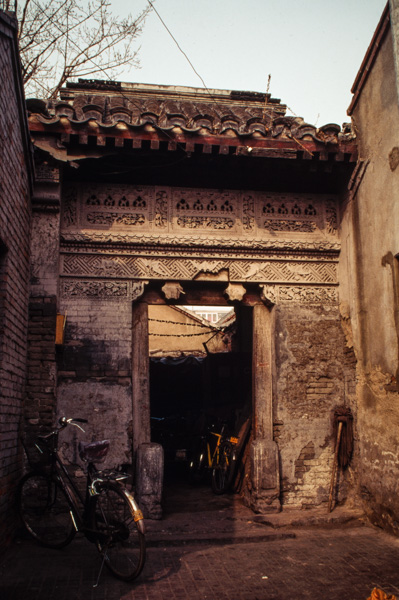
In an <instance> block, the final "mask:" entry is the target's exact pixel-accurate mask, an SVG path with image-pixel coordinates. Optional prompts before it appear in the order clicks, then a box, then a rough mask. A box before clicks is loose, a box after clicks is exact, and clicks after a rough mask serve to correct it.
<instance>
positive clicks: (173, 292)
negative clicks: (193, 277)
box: [162, 281, 185, 300]
mask: <svg viewBox="0 0 399 600" xmlns="http://www.w3.org/2000/svg"><path fill="white" fill-rule="evenodd" d="M162 291H163V293H164V295H165V298H166V300H178V299H179V298H180V296H181V294H184V293H185V292H184V290H183V288H182V286H181V285H180V283H177V282H176V281H167V282H166V283H165V285H164V286H162Z"/></svg>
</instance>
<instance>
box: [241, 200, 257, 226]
mask: <svg viewBox="0 0 399 600" xmlns="http://www.w3.org/2000/svg"><path fill="white" fill-rule="evenodd" d="M242 213H243V215H242V224H243V227H244V230H245V231H252V230H253V228H254V225H255V205H254V199H253V196H251V195H244V198H243V205H242Z"/></svg>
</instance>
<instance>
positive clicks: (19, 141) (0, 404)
mask: <svg viewBox="0 0 399 600" xmlns="http://www.w3.org/2000/svg"><path fill="white" fill-rule="evenodd" d="M15 33H16V29H15V24H14V22H13V21H11V20H10V19H9V18H8V17H7V15H5V14H4V13H2V12H1V11H0V547H2V546H5V545H6V544H7V543H8V542H9V540H10V539H11V537H12V534H13V531H14V528H15V511H14V491H15V485H16V483H17V481H18V479H19V477H20V474H21V461H22V455H21V446H20V443H19V430H20V422H21V416H22V409H23V402H24V395H25V378H26V350H27V320H28V295H29V244H30V226H31V209H30V173H31V169H32V167H31V163H30V154H29V145H28V142H27V139H28V138H27V136H26V129H25V127H26V122H25V121H24V119H25V116H24V108H23V107H24V104H23V103H24V99H23V95H22V91H21V83H20V75H19V71H18V67H19V63H18V58H17V54H16V42H15Z"/></svg>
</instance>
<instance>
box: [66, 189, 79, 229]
mask: <svg viewBox="0 0 399 600" xmlns="http://www.w3.org/2000/svg"><path fill="white" fill-rule="evenodd" d="M62 225H63V227H72V226H73V225H77V188H76V187H75V186H68V187H67V189H66V190H65V191H64V193H63V211H62Z"/></svg>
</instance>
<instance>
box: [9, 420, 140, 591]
mask: <svg viewBox="0 0 399 600" xmlns="http://www.w3.org/2000/svg"><path fill="white" fill-rule="evenodd" d="M80 423H87V420H86V419H76V418H73V419H67V418H66V417H61V418H60V420H59V426H56V428H55V429H54V430H53V431H52V432H51V433H49V434H48V435H44V436H37V439H36V442H35V444H34V446H35V448H36V449H37V450H38V451H39V453H41V455H42V456H43V457H44V458H45V461H44V466H42V467H41V468H36V469H34V470H33V471H30V472H29V473H27V474H26V475H25V476H24V477H23V478H22V479H21V481H20V483H19V486H18V490H17V502H18V511H19V515H20V517H21V519H22V522H23V524H24V526H25V528H26V530H27V531H28V533H29V534H30V535H31V536H32V537H33V538H35V539H36V540H37V541H38V542H39V543H41V544H42V545H44V546H47V547H49V548H63V547H64V546H66V545H67V544H69V543H70V542H71V541H72V539H73V537H74V536H75V534H76V532H82V533H83V534H84V535H85V537H86V538H87V539H88V540H89V541H90V542H92V543H94V544H95V545H96V547H97V549H98V551H99V552H100V553H101V554H102V557H103V560H102V563H101V567H100V571H99V574H98V578H97V583H96V584H95V586H94V587H96V586H97V585H98V582H99V579H100V576H101V572H102V569H103V566H104V564H105V565H106V566H107V567H108V569H109V570H110V571H111V572H112V573H113V575H115V576H116V577H118V578H119V579H123V580H125V581H131V580H133V579H135V578H136V577H137V576H138V575H139V574H140V573H141V571H142V569H143V566H144V562H145V537H144V536H145V526H144V521H143V514H142V512H141V510H140V509H139V506H138V504H137V502H136V500H135V498H134V496H133V494H132V493H131V492H129V491H128V490H127V489H126V488H125V487H124V485H122V481H124V480H125V479H127V477H128V475H126V474H125V473H122V472H117V471H111V470H103V471H100V470H98V469H97V468H96V466H95V465H94V463H95V462H97V463H98V462H101V461H102V460H104V458H105V456H106V454H107V452H108V449H109V445H110V443H109V440H102V441H98V442H92V443H85V442H79V454H80V457H81V459H82V460H83V461H84V462H85V463H86V464H87V478H86V486H85V489H86V491H85V497H84V498H83V495H82V493H81V492H80V491H79V489H78V487H77V486H76V484H75V483H74V482H73V480H72V478H71V476H70V474H69V472H68V470H67V468H66V466H65V465H64V463H63V462H62V460H61V457H60V455H59V452H58V436H59V433H60V431H62V430H63V429H64V428H65V427H67V426H68V425H74V426H75V427H78V428H79V429H81V430H82V431H84V429H83V428H82V427H81V426H80ZM25 450H27V448H26V447H25ZM27 454H28V453H27ZM28 459H29V456H28Z"/></svg>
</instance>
